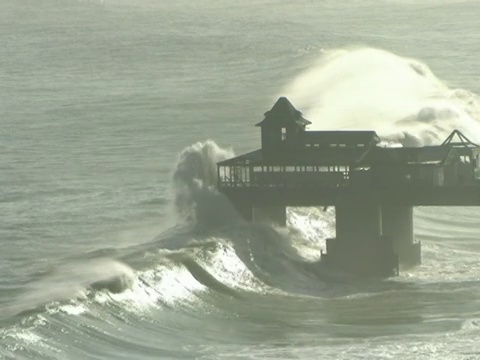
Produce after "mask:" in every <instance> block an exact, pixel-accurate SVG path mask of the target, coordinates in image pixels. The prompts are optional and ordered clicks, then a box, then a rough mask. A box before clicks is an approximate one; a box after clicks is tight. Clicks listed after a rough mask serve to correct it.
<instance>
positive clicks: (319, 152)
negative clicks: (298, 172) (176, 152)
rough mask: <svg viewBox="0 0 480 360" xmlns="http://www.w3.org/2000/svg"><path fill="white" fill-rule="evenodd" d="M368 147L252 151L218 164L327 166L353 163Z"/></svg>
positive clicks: (360, 159)
mask: <svg viewBox="0 0 480 360" xmlns="http://www.w3.org/2000/svg"><path fill="white" fill-rule="evenodd" d="M369 150H370V149H369V148H365V149H364V148H325V149H315V148H302V149H298V151H295V152H293V153H291V152H288V151H285V152H281V153H279V154H278V156H275V157H272V156H267V157H265V156H264V152H263V151H262V150H256V151H252V152H250V153H248V154H244V155H240V156H237V157H235V158H232V159H228V160H224V161H222V162H219V163H218V165H221V166H224V165H227V166H233V165H237V166H241V165H253V166H256V165H267V166H275V165H277V166H283V165H285V166H308V165H317V166H328V165H354V164H358V163H359V162H361V161H362V160H363V158H364V157H365V155H366V154H367V152H368V151H369Z"/></svg>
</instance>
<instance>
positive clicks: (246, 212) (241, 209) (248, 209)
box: [233, 201, 253, 221]
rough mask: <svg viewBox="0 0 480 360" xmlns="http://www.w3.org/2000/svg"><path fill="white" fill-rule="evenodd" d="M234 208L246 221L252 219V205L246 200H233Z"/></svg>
mask: <svg viewBox="0 0 480 360" xmlns="http://www.w3.org/2000/svg"><path fill="white" fill-rule="evenodd" d="M233 205H234V206H235V209H236V210H237V211H238V213H239V214H240V216H241V217H242V218H243V219H244V220H246V221H253V205H252V204H250V203H248V202H243V201H242V202H240V201H235V202H233Z"/></svg>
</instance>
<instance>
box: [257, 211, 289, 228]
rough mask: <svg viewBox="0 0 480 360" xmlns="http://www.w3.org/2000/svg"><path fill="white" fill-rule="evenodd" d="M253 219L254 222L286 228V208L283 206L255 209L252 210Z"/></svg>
mask: <svg viewBox="0 0 480 360" xmlns="http://www.w3.org/2000/svg"><path fill="white" fill-rule="evenodd" d="M253 218H254V220H255V222H265V223H271V224H275V225H280V226H286V224H287V208H286V207H285V206H269V207H255V208H254V209H253Z"/></svg>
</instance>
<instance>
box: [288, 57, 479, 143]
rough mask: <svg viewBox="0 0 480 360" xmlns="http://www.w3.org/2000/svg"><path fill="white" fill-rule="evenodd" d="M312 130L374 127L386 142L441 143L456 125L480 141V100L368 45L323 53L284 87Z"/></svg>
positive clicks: (417, 63) (412, 63)
mask: <svg viewBox="0 0 480 360" xmlns="http://www.w3.org/2000/svg"><path fill="white" fill-rule="evenodd" d="M282 95H286V96H287V97H289V98H290V99H291V100H292V102H293V103H294V104H295V106H296V107H297V108H298V109H301V110H302V111H303V113H304V114H305V116H306V117H307V118H308V119H309V120H311V121H312V125H311V129H323V130H341V129H373V130H375V131H377V133H378V134H379V135H380V136H381V137H382V139H384V140H385V141H387V142H397V143H401V144H403V145H406V146H423V145H433V144H440V143H441V142H442V141H443V140H444V139H445V138H446V137H447V136H448V134H449V133H450V132H452V131H453V130H454V129H458V130H460V131H462V132H464V133H465V135H467V136H468V137H470V138H471V139H472V140H473V141H478V140H479V139H480V124H479V121H478V120H479V119H480V99H479V97H478V96H477V95H476V94H474V93H472V92H469V91H467V90H462V89H451V88H449V87H448V86H447V85H446V84H445V83H443V82H442V81H441V80H440V79H438V78H437V77H436V76H435V75H434V74H433V72H432V71H431V70H430V69H429V68H428V66H427V65H425V64H423V63H421V62H420V61H417V60H414V59H409V58H404V57H400V56H397V55H395V54H392V53H390V52H388V51H384V50H378V49H372V48H350V49H334V50H328V51H324V52H323V53H322V55H321V57H320V59H319V60H318V61H317V62H316V63H314V64H313V65H312V66H310V68H308V69H307V70H306V71H304V72H303V73H301V74H299V75H298V76H297V77H296V78H295V79H294V80H293V81H291V82H290V84H288V85H287V86H286V87H285V88H284V89H283V91H282Z"/></svg>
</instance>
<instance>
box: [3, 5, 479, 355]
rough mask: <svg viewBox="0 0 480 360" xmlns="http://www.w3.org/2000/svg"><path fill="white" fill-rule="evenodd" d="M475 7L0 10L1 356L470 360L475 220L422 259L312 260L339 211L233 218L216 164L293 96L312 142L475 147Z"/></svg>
mask: <svg viewBox="0 0 480 360" xmlns="http://www.w3.org/2000/svg"><path fill="white" fill-rule="evenodd" d="M479 10H480V6H479V4H478V3H477V2H475V1H453V0H451V1H448V0H446V1H440V0H438V1H437V0H429V1H424V2H421V3H417V2H412V1H401V0H398V1H380V0H368V1H364V2H357V1H345V2H341V3H339V2H336V1H328V0H327V1H317V2H309V1H300V2H296V3H295V4H285V3H283V2H281V1H275V0H270V1H259V0H248V1H244V2H242V3H238V4H233V3H232V4H227V3H225V2H223V1H217V0H201V1H199V2H196V3H191V2H187V1H183V0H182V1H178V2H175V3H173V4H172V3H170V2H166V1H163V0H158V1H152V0H139V1H135V2H133V1H127V0H103V1H100V0H90V1H80V0H78V1H76V0H46V1H42V2H41V3H39V2H35V1H30V0H26V1H13V0H6V1H4V2H2V3H1V4H0V14H1V15H0V44H1V49H2V50H1V54H2V56H1V57H0V64H1V66H0V99H1V100H0V124H1V125H2V130H3V131H2V132H1V134H2V136H1V141H0V149H1V153H2V155H1V156H0V184H1V187H0V189H1V190H0V243H1V246H2V250H1V252H0V274H1V275H0V358H1V359H3V358H4V359H90V358H92V359H159V358H160V359H298V358H301V359H318V358H321V359H478V358H480V345H479V344H480V343H479V341H478V340H479V339H480V310H479V309H480V261H479V259H480V256H479V255H480V235H479V229H480V228H479V221H478V219H479V216H480V209H477V208H461V207H455V208H447V207H445V208H440V207H419V208H415V211H414V225H415V237H416V239H417V240H419V241H421V242H422V265H421V266H420V267H418V268H414V269H411V270H408V271H404V272H402V273H401V274H400V276H398V277H394V278H389V279H385V280H378V279H376V280H375V279H372V280H364V281H348V279H341V278H340V277H332V276H330V275H331V274H325V273H323V272H322V270H320V269H319V268H318V267H317V266H316V261H318V260H319V258H320V253H321V251H322V250H325V239H326V238H328V237H332V236H334V235H335V217H334V209H333V208H328V209H324V208H288V209H287V215H288V219H287V227H286V228H279V227H275V226H273V225H272V224H268V223H249V222H246V221H245V220H243V219H242V218H241V217H240V216H239V214H238V213H237V212H236V210H235V209H234V208H233V206H232V204H230V203H229V201H228V200H227V199H226V198H225V197H224V196H223V195H222V194H221V193H219V192H218V190H217V188H216V181H217V178H216V176H217V169H216V163H217V162H219V161H221V160H224V159H227V158H230V157H232V156H235V154H241V153H244V152H246V151H251V150H254V149H256V148H258V147H259V145H260V137H259V132H258V128H255V127H254V125H255V124H256V123H258V122H259V121H261V120H262V118H263V113H264V112H265V111H267V110H269V109H270V108H271V106H272V105H273V103H274V102H275V100H276V99H277V98H278V97H279V96H287V97H288V98H289V99H290V100H291V102H292V103H293V104H294V105H295V107H296V108H298V109H299V110H301V111H302V112H303V114H304V117H305V118H307V119H309V120H310V121H312V125H311V126H310V127H309V129H312V130H324V129H327V130H334V129H368V130H375V131H377V133H378V134H379V135H380V137H381V138H382V141H383V142H384V144H385V146H401V145H407V146H422V145H428V144H439V143H441V142H442V141H443V140H444V139H445V138H446V137H447V136H448V134H449V133H451V131H452V130H454V129H459V130H461V131H462V132H463V133H464V134H465V135H467V136H468V137H469V138H470V139H471V140H473V141H476V142H480V98H479V95H478V94H480V85H479V83H478V78H479V70H478V59H477V55H478V51H479V50H480V49H479V45H478V44H480V35H478V34H480V31H479V30H480V29H479V25H478V21H477V17H476V16H475V14H477V13H478V11H479Z"/></svg>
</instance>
